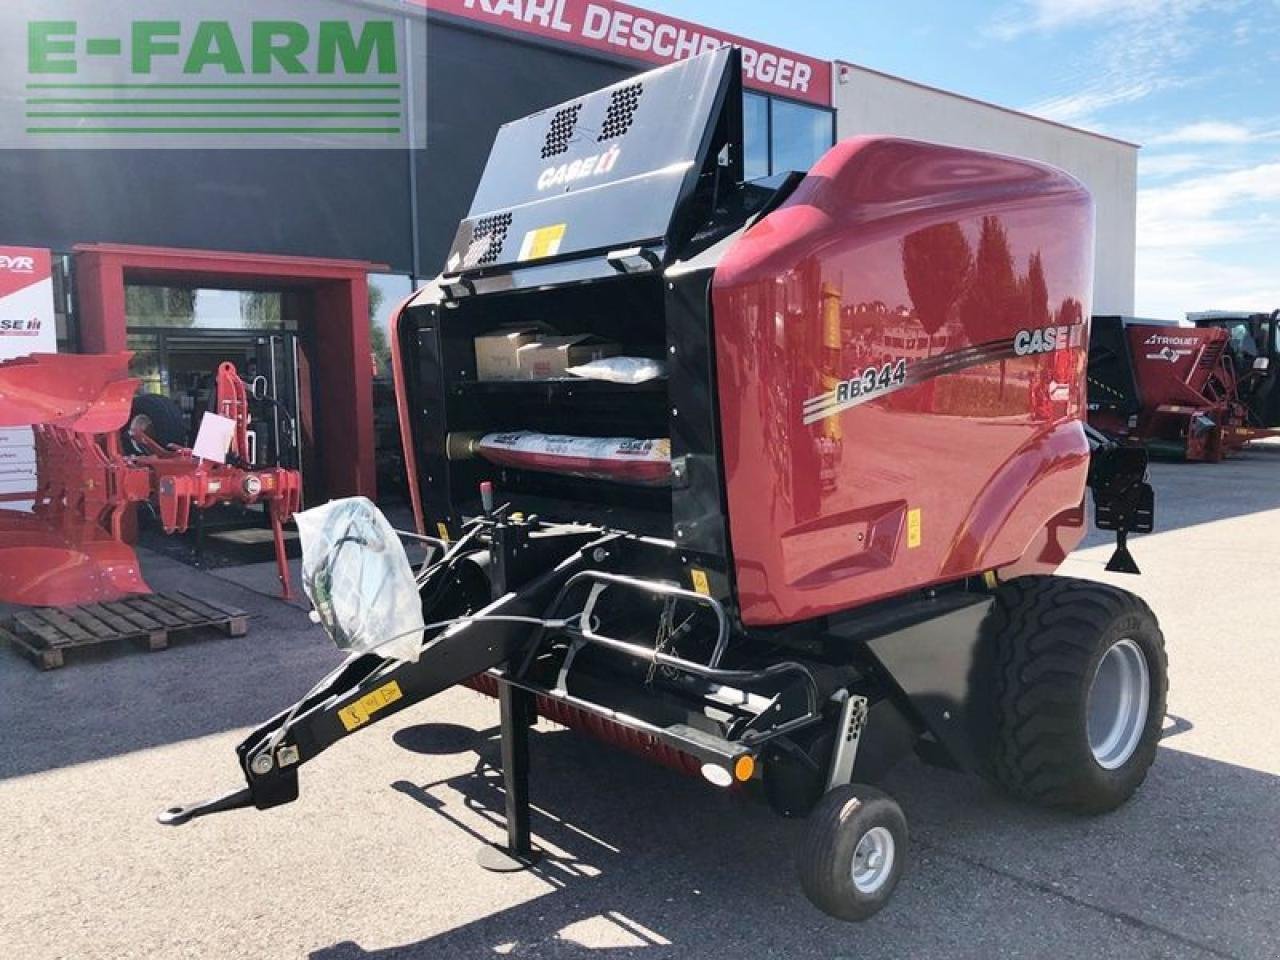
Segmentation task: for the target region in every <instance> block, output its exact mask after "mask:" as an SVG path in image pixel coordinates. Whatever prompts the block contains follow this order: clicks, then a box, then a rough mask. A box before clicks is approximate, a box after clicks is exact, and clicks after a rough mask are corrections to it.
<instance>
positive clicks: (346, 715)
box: [338, 680, 403, 732]
mask: <svg viewBox="0 0 1280 960" xmlns="http://www.w3.org/2000/svg"><path fill="white" fill-rule="evenodd" d="M402 696H403V694H402V693H401V692H400V684H398V683H396V682H395V681H394V680H392V681H391V682H390V683H384V684H383V685H382V686H380V687H379V688H378V689H377V690H374V691H373V692H372V693H366V694H365V695H364V696H363V697H361V698H360V699H359V700H357V701H355V702H354V703H349V704H347V705H346V706H345V707H343V708H342V709H341V710H339V711H338V719H339V720H341V721H342V725H343V726H344V727H346V728H347V732H350V731H352V730H354V729H356V728H357V727H363V726H364V725H365V724H366V723H368V722H369V719H370V718H371V717H372V716H373V715H374V714H375V713H377V712H378V711H379V710H382V709H384V708H386V707H387V706H389V705H390V704H393V703H395V702H396V701H397V700H399V699H400V698H401V697H402Z"/></svg>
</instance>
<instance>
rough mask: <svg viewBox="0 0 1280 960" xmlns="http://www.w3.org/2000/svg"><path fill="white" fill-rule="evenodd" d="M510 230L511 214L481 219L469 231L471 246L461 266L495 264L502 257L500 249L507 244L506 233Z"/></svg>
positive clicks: (470, 266) (500, 214)
mask: <svg viewBox="0 0 1280 960" xmlns="http://www.w3.org/2000/svg"><path fill="white" fill-rule="evenodd" d="M510 229H511V214H509V213H498V214H494V215H493V216H491V217H481V218H480V219H479V220H477V221H476V222H475V226H474V227H473V228H472V230H471V246H470V248H469V249H468V250H467V255H466V257H464V258H463V266H464V267H465V268H467V269H470V268H472V267H485V266H488V265H489V264H491V263H497V262H498V257H500V256H501V255H502V248H503V246H504V245H505V244H506V242H507V231H508V230H510Z"/></svg>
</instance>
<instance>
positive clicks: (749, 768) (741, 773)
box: [733, 753, 756, 783]
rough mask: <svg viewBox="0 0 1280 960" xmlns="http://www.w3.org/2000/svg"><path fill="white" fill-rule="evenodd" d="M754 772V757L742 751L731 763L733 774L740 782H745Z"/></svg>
mask: <svg viewBox="0 0 1280 960" xmlns="http://www.w3.org/2000/svg"><path fill="white" fill-rule="evenodd" d="M755 772H756V758H755V757H753V756H751V754H749V753H744V754H743V755H742V756H740V757H739V758H738V759H737V760H735V761H734V764H733V775H734V777H735V778H737V779H738V780H739V781H741V782H742V783H746V782H747V781H748V780H750V779H751V775H752V774H753V773H755Z"/></svg>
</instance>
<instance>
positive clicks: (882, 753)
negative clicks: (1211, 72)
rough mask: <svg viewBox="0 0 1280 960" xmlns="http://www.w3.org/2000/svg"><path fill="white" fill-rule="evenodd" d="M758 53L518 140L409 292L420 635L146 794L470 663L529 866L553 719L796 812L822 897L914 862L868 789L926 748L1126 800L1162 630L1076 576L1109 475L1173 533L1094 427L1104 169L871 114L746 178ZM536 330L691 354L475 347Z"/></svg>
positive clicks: (504, 148)
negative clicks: (1072, 558) (589, 441)
mask: <svg viewBox="0 0 1280 960" xmlns="http://www.w3.org/2000/svg"><path fill="white" fill-rule="evenodd" d="M739 76H740V63H739V58H738V54H737V53H736V52H735V51H732V50H729V49H724V50H721V51H716V52H713V53H710V54H707V55H704V56H702V57H699V58H696V59H694V60H690V61H687V62H685V63H682V64H679V65H675V66H671V67H667V68H664V69H662V70H658V71H655V72H653V73H650V74H645V75H643V76H640V77H637V78H634V79H632V80H629V81H627V82H625V83H621V84H618V85H615V86H613V87H610V88H606V89H604V90H602V91H599V92H596V93H593V94H590V95H588V96H585V97H582V98H580V99H578V100H575V101H572V102H570V103H567V104H564V105H562V106H560V107H556V108H552V109H549V110H546V111H543V112H542V113H539V114H535V115H533V116H531V117H528V118H525V119H523V120H520V121H517V122H514V123H511V124H508V125H506V126H504V127H503V128H502V129H501V131H500V132H499V134H498V137H497V140H496V143H495V146H494V149H493V152H492V154H491V156H490V158H489V161H488V164H487V166H486V169H485V172H484V175H483V178H482V180H481V182H480V186H479V189H478V191H477V194H476V198H475V201H474V203H473V205H472V211H471V214H470V215H469V216H468V217H467V218H466V219H465V220H464V221H463V223H462V224H461V225H460V227H459V229H458V233H457V237H456V239H455V241H454V244H453V248H452V250H451V253H450V257H449V262H448V265H447V267H446V270H445V273H444V274H442V275H441V276H440V277H439V278H438V279H437V280H436V281H435V282H433V283H432V284H430V285H429V286H428V287H426V288H425V289H424V290H422V291H421V292H419V293H418V294H417V295H416V296H415V297H414V298H412V299H411V300H410V301H409V302H408V303H407V304H406V305H405V306H404V308H403V309H402V311H401V313H400V316H399V320H398V335H397V338H396V341H395V350H396V355H397V363H396V366H397V368H398V369H397V374H398V379H397V384H398V400H399V404H400V414H401V420H402V430H403V437H404V441H405V446H406V449H407V451H408V452H409V456H408V460H409V463H410V467H411V470H410V472H411V483H410V486H411V490H412V492H413V497H414V506H415V510H416V512H417V515H418V522H419V529H420V531H421V530H429V531H431V532H432V533H437V532H438V533H440V534H441V537H442V540H443V541H448V542H447V543H445V542H441V543H440V544H439V545H438V546H439V550H438V552H437V554H436V556H435V558H434V559H433V562H431V563H429V564H427V565H426V566H425V567H424V569H423V570H422V571H421V572H420V573H419V576H418V582H419V584H420V585H421V597H422V605H423V616H424V618H425V621H426V622H427V623H428V624H430V626H428V628H427V630H426V632H425V634H424V635H423V637H422V643H421V651H420V655H419V657H418V659H417V662H413V663H410V662H404V661H402V660H399V659H392V658H387V657H383V656H380V655H378V653H377V652H376V651H375V652H371V653H365V654H362V655H357V656H354V657H352V658H351V659H350V660H349V661H348V662H347V663H346V664H345V665H344V667H342V668H341V669H340V670H339V671H337V672H336V673H335V674H333V675H331V676H330V677H329V678H327V679H326V680H325V681H323V682H322V683H321V684H320V685H318V686H317V687H316V688H315V689H314V690H313V691H312V693H311V694H310V695H308V696H307V697H306V698H304V699H303V700H302V701H300V702H299V703H298V704H296V705H295V706H293V707H292V708H290V709H289V710H288V711H286V712H285V713H282V714H281V715H279V716H277V717H276V718H274V719H273V720H271V721H269V722H267V723H266V724H264V725H263V726H262V727H261V728H259V729H258V730H256V731H255V732H254V733H253V734H252V735H251V736H249V737H248V738H247V739H246V740H245V741H244V742H243V744H242V745H241V746H240V748H239V750H238V758H239V764H240V767H241V771H242V773H243V775H244V777H245V779H246V781H247V786H246V787H244V788H242V789H240V790H237V791H234V792H232V793H230V794H227V795H226V796H224V797H221V798H218V799H216V800H211V801H206V802H204V803H200V804H195V805H190V806H177V807H173V808H170V809H169V810H167V811H165V813H163V814H162V815H161V819H162V821H164V822H166V823H172V824H177V823H185V822H187V821H189V820H190V819H192V818H193V817H197V816H201V815H204V814H207V813H212V812H215V811H220V810H227V809H233V808H237V807H246V806H256V807H258V808H263V809H265V808H269V807H274V806H277V805H279V804H283V803H287V802H289V801H291V800H293V799H295V798H296V797H297V795H298V768H299V767H300V766H301V765H302V764H304V763H306V762H308V761H310V760H312V759H313V758H314V757H316V756H317V755H318V754H319V753H320V752H322V751H323V750H325V749H326V748H328V747H330V746H332V745H333V744H334V743H335V742H337V741H338V740H340V739H343V738H344V737H346V736H348V735H349V734H351V733H353V732H355V731H357V730H362V729H364V728H365V727H367V726H369V725H371V724H372V723H374V722H376V721H378V720H381V719H384V718H386V717H388V716H391V715H393V714H395V713H397V712H398V711H400V710H402V709H404V708H405V707H408V706H410V705H412V704H414V703H417V702H419V701H421V700H423V699H425V698H427V697H430V696H432V695H433V694H435V693H438V692H440V691H442V690H444V689H446V688H449V687H452V686H454V685H457V684H460V683H469V684H471V685H472V686H474V687H477V688H479V689H481V690H484V691H487V692H490V693H493V694H495V695H497V696H498V698H499V701H500V715H501V727H502V736H503V755H502V756H503V775H504V780H505V787H506V798H507V814H508V845H507V852H508V853H509V854H510V855H511V856H513V857H514V858H515V860H516V861H517V862H521V861H523V862H528V861H529V860H530V859H531V858H532V856H533V851H532V848H531V845H530V835H529V813H528V792H527V775H528V766H529V753H528V729H529V725H530V723H531V721H532V718H533V717H534V715H535V714H536V713H541V714H542V715H544V716H546V717H549V718H551V719H552V720H554V721H556V722H558V723H561V724H564V725H567V726H569V727H573V728H576V729H580V730H583V731H586V732H588V733H590V734H592V735H595V736H599V737H601V738H603V739H604V740H606V741H608V742H610V743H613V744H616V745H618V746H620V747H623V748H626V749H629V750H633V751H637V752H639V753H641V754H644V755H646V756H648V757H650V758H652V759H654V760H657V761H660V762H664V763H667V764H670V765H672V766H675V767H677V768H680V769H685V770H688V771H690V772H696V773H700V774H701V775H702V776H704V777H705V778H706V779H707V780H708V781H710V782H711V783H712V784H715V785H717V786H720V787H733V786H734V785H738V786H739V787H742V788H745V789H747V790H749V791H751V792H758V793H759V794H760V795H761V796H763V797H764V798H765V800H767V802H768V803H770V804H771V805H772V806H773V807H774V808H775V809H776V810H777V811H778V812H779V813H781V814H783V815H787V816H808V817H809V820H810V823H809V825H808V827H807V833H806V839H805V841H804V843H803V845H802V847H801V849H800V851H799V871H800V878H801V882H802V885H803V887H804V890H805V892H806V893H807V895H808V896H809V897H810V899H811V900H812V901H813V902H814V903H815V904H817V905H818V906H819V907H820V908H822V909H823V910H825V911H827V912H829V913H831V914H833V915H835V916H838V917H843V918H846V919H861V918H864V917H866V916H869V915H870V914H871V913H874V912H875V911H876V910H877V909H879V908H880V906H882V905H883V904H884V902H885V901H886V899H887V898H888V897H889V895H890V893H891V892H892V890H893V887H894V885H895V884H896V882H897V879H898V877H899V875H900V873H901V870H902V867H903V863H904V859H905V854H906V841H907V831H906V825H905V820H904V817H903V814H902V811H901V810H900V809H899V808H898V805H897V804H896V803H895V802H894V801H893V800H892V799H890V798H889V797H888V796H886V795H885V794H883V793H882V792H880V791H878V790H877V789H876V788H874V787H872V786H868V784H869V783H871V782H874V781H876V780H878V779H880V778H881V777H882V776H883V775H884V774H885V773H886V772H887V771H888V770H889V769H890V767H892V766H893V764H894V763H895V762H897V761H898V760H899V759H901V758H902V757H903V756H905V755H907V754H908V753H911V752H913V751H914V752H916V753H918V754H919V755H920V756H922V757H924V758H925V759H926V760H928V761H930V762H933V763H938V764H942V765H946V766H950V767H953V768H959V769H962V770H966V771H970V772H973V773H975V774H979V775H983V776H986V777H989V778H991V779H992V780H994V781H995V782H997V783H999V784H1000V785H1002V786H1003V787H1005V788H1006V789H1008V790H1009V791H1011V792H1012V793H1013V794H1015V795H1017V796H1020V797H1023V798H1025V799H1027V800H1030V801H1032V802H1037V803H1042V804H1047V805H1052V806H1056V807H1064V808H1068V809H1071V810H1076V811H1081V812H1087V813H1097V812H1101V811H1105V810H1109V809H1112V808H1113V807H1116V806H1117V805H1119V804H1121V803H1122V802H1124V801H1125V800H1126V799H1127V798H1128V797H1129V796H1130V795H1131V794H1132V792H1133V791H1134V790H1135V789H1136V788H1137V786H1138V785H1139V783H1140V782H1141V781H1142V779H1143V778H1144V776H1145V774H1146V771H1147V768H1148V767H1149V765H1150V764H1151V762H1152V760H1153V759H1154V756H1155V749H1156V742H1157V738H1158V734H1159V728H1160V723H1161V718H1162V716H1163V708H1164V701H1165V689H1166V685H1165V657H1164V651H1163V641H1162V638H1161V634H1160V631H1159V628H1158V626H1157V624H1156V621H1155V618H1154V617H1153V616H1152V614H1151V612H1150V611H1149V610H1148V609H1147V608H1146V606H1145V605H1144V604H1143V603H1142V602H1141V601H1140V600H1138V599H1137V598H1136V597H1133V596H1131V595H1130V594H1127V593H1125V592H1123V591H1120V590H1117V589H1115V588H1112V587H1110V586H1105V585H1102V584H1097V583H1089V582H1083V581H1077V580H1070V579H1064V578H1057V577H1054V576H1052V572H1053V571H1054V570H1055V569H1056V568H1057V567H1058V565H1059V564H1060V563H1061V562H1062V561H1063V559H1064V558H1065V557H1066V555H1067V553H1068V552H1069V551H1070V550H1071V549H1072V548H1073V547H1074V546H1075V545H1076V544H1077V543H1078V542H1079V540H1080V538H1081V537H1082V536H1083V534H1084V532H1085V491H1086V486H1092V488H1093V491H1094V499H1095V501H1096V504H1097V520H1098V523H1099V525H1100V526H1103V527H1106V528H1107V529H1113V530H1116V531H1117V532H1118V535H1119V537H1120V541H1121V543H1120V546H1121V550H1119V551H1118V552H1117V556H1118V557H1119V558H1121V560H1122V563H1121V565H1122V566H1130V565H1131V561H1129V560H1128V559H1127V554H1126V553H1124V551H1123V540H1124V537H1125V535H1126V534H1127V533H1128V532H1129V531H1133V530H1146V529H1150V522H1151V490H1150V487H1149V486H1148V485H1147V484H1146V482H1145V471H1146V461H1145V454H1143V453H1142V451H1140V450H1136V451H1135V450H1131V449H1125V448H1119V447H1116V446H1114V445H1111V444H1109V443H1106V442H1103V441H1098V442H1091V441H1090V439H1089V437H1088V436H1087V432H1086V428H1085V426H1084V423H1083V416H1084V404H1085V398H1084V389H1085V361H1086V352H1087V349H1088V346H1087V343H1088V324H1087V319H1086V318H1087V317H1088V316H1089V311H1088V304H1089V295H1090V284H1091V279H1092V278H1091V257H1092V246H1093V235H1092V220H1093V213H1092V204H1091V201H1090V198H1089V196H1088V194H1087V193H1086V192H1085V190H1084V189H1083V188H1082V187H1081V186H1080V185H1079V184H1078V183H1077V182H1076V181H1074V180H1072V179H1071V178H1069V177H1067V176H1066V175H1064V174H1062V173H1061V172H1059V171H1057V170H1054V169H1051V168H1049V167H1046V166H1042V165H1039V164H1034V163H1030V162H1026V161H1022V160H1017V159H1013V158H1009V157H1002V156H994V155H990V154H984V153H979V152H975V151H969V150H960V149H954V148H948V147H941V146H935V145H930V144H924V143H917V142H910V141H904V140H895V139H887V138H878V137H869V138H858V139H854V140H849V141H845V142H843V143H840V144H838V145H837V146H836V147H834V148H833V149H832V150H831V151H830V152H829V153H828V154H827V155H826V156H825V157H823V158H822V160H821V161H819V163H818V164H817V165H816V166H815V167H814V168H813V169H812V170H810V171H809V172H808V173H807V174H792V175H788V176H783V177H777V178H774V179H772V180H769V181H764V182H755V183H744V182H743V176H742V129H741V115H740V107H741V102H742V101H741V89H740V86H739V84H740V80H739ZM896 305H902V307H901V308H900V309H899V308H897V307H896ZM527 323H538V324H543V325H545V326H546V327H548V328H551V329H554V330H555V331H557V332H558V333H560V334H579V333H591V334H594V335H596V336H600V337H606V338H609V339H611V340H613V341H616V342H617V343H618V344H620V346H621V348H622V351H623V352H624V353H626V354H630V355H635V356H642V357H643V356H647V357H651V358H658V357H661V358H663V359H665V361H666V364H667V376H666V378H665V379H658V380H650V381H647V382H644V383H640V384H621V383H606V382H598V381H593V380H573V379H555V380H524V381H519V380H517V381H510V382H488V381H484V380H481V379H479V378H478V376H477V365H476V355H475V352H474V350H473V344H474V342H475V338H476V337H477V336H481V335H485V334H489V333H492V332H493V331H498V330H504V329H507V328H509V327H510V326H511V325H513V324H527ZM566 432H567V433H570V434H571V435H572V436H570V437H563V436H559V437H556V436H552V437H551V441H550V442H549V444H548V445H547V446H546V447H545V450H543V452H542V453H539V454H535V455H533V456H532V457H531V458H530V459H526V460H521V459H519V458H518V457H516V458H515V459H513V457H515V456H516V453H519V452H520V451H519V450H516V449H515V448H517V447H520V446H521V444H522V443H523V442H524V441H523V440H522V439H521V438H527V437H529V436H538V435H542V434H552V435H563V434H565V433H566ZM477 438H489V440H490V442H491V444H493V443H496V444H497V445H499V446H501V447H503V448H504V452H503V453H502V455H501V457H498V458H496V459H494V460H490V459H487V458H486V454H485V443H484V442H483V440H481V439H477ZM495 438H496V439H495ZM575 438H577V439H581V438H631V440H633V441H635V443H636V444H637V445H638V446H635V447H631V446H629V445H628V443H623V444H622V445H618V444H616V443H613V442H612V440H611V444H610V450H613V451H618V450H620V451H622V452H623V453H625V452H626V451H628V450H632V449H635V450H639V449H641V448H643V449H644V450H645V451H646V453H645V455H646V456H647V457H649V456H652V454H653V451H654V450H655V449H659V450H662V449H667V448H665V447H663V446H662V444H664V443H665V444H669V476H668V478H667V482H666V483H663V484H655V483H653V482H652V479H653V478H652V476H651V475H650V473H649V471H650V465H646V477H645V482H643V483H636V482H632V481H634V479H635V477H634V475H632V474H630V473H629V471H628V470H627V469H625V466H626V465H625V464H624V465H623V466H622V467H618V468H616V472H614V473H612V474H611V473H610V472H609V471H610V469H611V468H610V466H609V462H608V461H609V458H606V457H600V458H598V459H597V460H593V461H592V462H590V463H588V464H587V467H586V468H584V467H583V465H582V464H581V463H580V462H578V461H574V463H573V465H572V466H567V467H566V468H565V469H557V468H556V461H555V459H554V457H555V455H556V450H558V449H561V448H563V449H565V450H568V449H570V448H572V449H574V450H576V449H577V447H575V446H574V445H573V444H570V443H567V442H559V441H569V440H573V439H575ZM1091 448H1092V449H1091ZM513 451H514V452H513ZM548 458H549V459H548ZM581 459H582V458H581V457H579V460H581ZM588 459H589V458H588ZM615 459H616V458H615Z"/></svg>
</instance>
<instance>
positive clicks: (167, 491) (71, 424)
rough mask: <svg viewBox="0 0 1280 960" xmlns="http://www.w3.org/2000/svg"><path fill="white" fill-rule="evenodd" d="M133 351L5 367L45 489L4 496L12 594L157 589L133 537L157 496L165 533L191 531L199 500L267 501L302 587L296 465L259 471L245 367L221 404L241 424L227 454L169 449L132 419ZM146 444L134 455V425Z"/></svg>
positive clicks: (5, 569)
mask: <svg viewBox="0 0 1280 960" xmlns="http://www.w3.org/2000/svg"><path fill="white" fill-rule="evenodd" d="M129 356H130V355H129V354H128V353H118V354H111V355H104V356H75V355H69V356H63V355H55V354H35V355H32V356H30V357H25V358H23V359H20V360H13V361H9V362H7V363H0V427H7V428H11V427H24V426H29V427H31V428H32V432H33V436H34V441H35V456H36V488H35V489H33V490H30V491H22V492H17V493H7V494H0V506H2V505H4V504H14V503H33V506H32V507H31V511H30V512H25V511H23V510H17V509H0V601H6V602H10V603H22V604H39V605H52V606H57V605H64V604H70V603H86V602H95V603H96V602H103V601H109V600H116V599H119V598H120V597H123V596H126V595H128V594H133V593H149V592H150V588H149V587H148V586H147V584H146V582H145V581H144V580H143V578H142V575H141V572H140V570H139V567H138V559H137V555H136V554H135V553H134V551H133V548H132V546H130V541H131V540H132V539H133V531H134V530H135V527H136V523H135V520H134V509H135V505H136V504H137V503H140V502H142V501H149V502H151V503H152V504H153V505H154V506H155V508H156V512H157V514H158V515H159V518H160V523H161V525H162V526H163V528H164V531H165V533H169V534H172V533H183V532H185V531H186V529H187V527H188V525H189V523H190V520H191V511H192V508H199V509H205V508H208V507H212V506H214V505H217V504H225V503H240V504H245V505H252V504H257V503H263V504H265V505H266V508H267V514H268V516H269V518H270V521H271V526H272V531H273V534H274V539H275V552H276V564H277V567H278V571H279V577H280V585H281V590H282V592H283V594H284V596H285V597H290V596H291V595H292V588H291V584H290V579H289V567H288V562H287V559H286V557H285V550H284V530H283V527H284V523H285V521H287V520H288V519H289V518H290V517H291V516H292V515H293V514H294V512H296V511H297V510H298V508H299V506H300V503H301V495H302V479H301V475H300V474H299V473H298V472H297V471H294V470H286V469H282V468H279V467H268V468H257V467H255V466H254V465H253V451H252V449H251V444H250V435H249V431H248V411H249V404H248V395H247V392H246V390H245V384H244V382H243V381H242V380H241V379H240V377H239V374H238V373H237V372H236V369H235V367H234V366H233V365H232V364H230V363H224V364H222V365H221V366H220V367H219V368H218V375H217V391H216V398H217V399H216V408H215V411H214V412H216V413H217V414H219V415H220V416H223V417H226V418H227V419H229V420H231V421H233V422H234V432H233V434H232V438H231V443H230V449H229V450H228V451H227V454H226V462H225V463H219V462H216V461H215V460H212V459H205V458H200V457H197V456H196V455H195V453H194V452H193V451H192V450H191V449H189V448H186V447H182V446H178V445H173V444H170V445H168V446H163V445H161V444H160V443H157V442H156V441H155V440H154V439H152V438H151V437H150V436H149V435H148V434H147V431H146V427H147V424H146V422H145V419H143V418H138V419H137V420H135V421H133V422H130V408H131V404H132V401H133V397H134V393H135V392H136V390H137V387H138V381H137V380H136V379H133V378H131V377H129V372H128V371H129ZM126 423H128V424H129V430H128V432H129V437H130V439H131V440H132V441H133V444H134V445H135V446H136V447H137V448H139V449H142V450H144V451H145V452H144V453H143V454H142V455H139V456H130V455H126V454H125V453H124V451H123V449H122V444H121V439H122V432H123V431H124V429H125V426H126Z"/></svg>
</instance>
